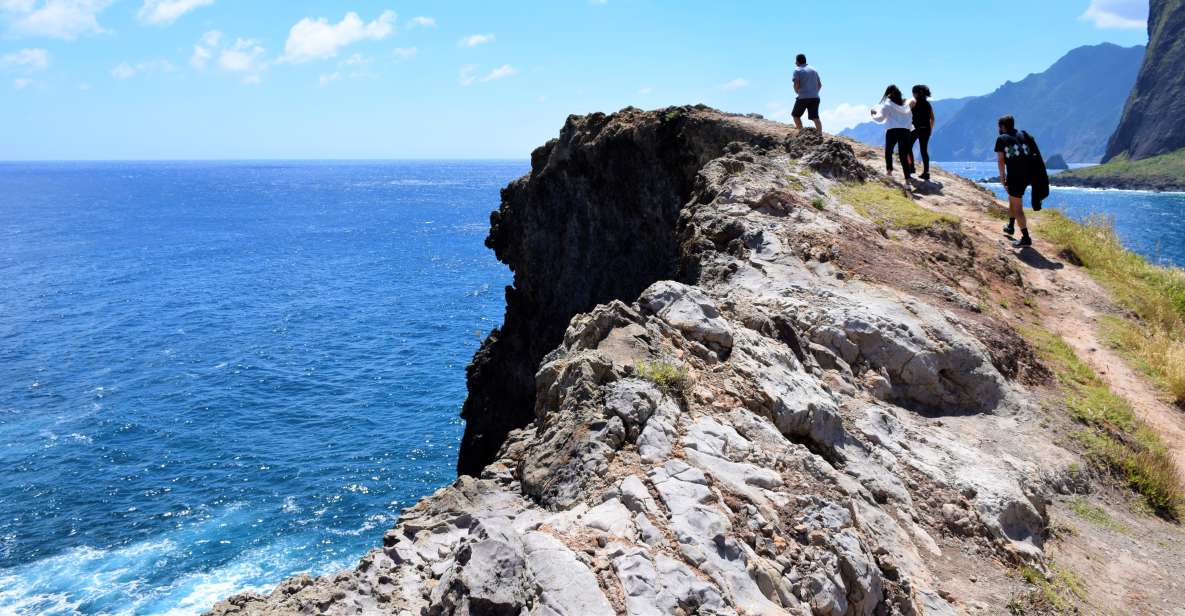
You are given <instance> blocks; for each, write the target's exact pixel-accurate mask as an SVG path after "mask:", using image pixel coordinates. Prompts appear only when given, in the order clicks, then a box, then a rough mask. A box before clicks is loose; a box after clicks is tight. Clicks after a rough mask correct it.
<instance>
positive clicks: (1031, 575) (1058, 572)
mask: <svg viewBox="0 0 1185 616" xmlns="http://www.w3.org/2000/svg"><path fill="white" fill-rule="evenodd" d="M1018 573H1019V574H1020V577H1021V578H1022V579H1023V580H1024V581H1025V583H1026V584H1028V585H1029V586H1031V587H1032V590H1030V591H1029V592H1028V593H1027V594H1025V595H1024V596H1023V597H1021V598H1019V599H1014V600H1013V601H1012V602H1011V603H1009V605H1008V609H1009V611H1011V612H1012V613H1013V614H1031V613H1033V612H1037V613H1044V614H1050V613H1052V614H1076V613H1077V609H1076V608H1075V605H1074V604H1075V602H1076V601H1085V600H1086V584H1085V583H1083V581H1082V578H1080V577H1078V575H1077V574H1075V573H1074V572H1073V571H1070V570H1068V569H1062V568H1061V567H1058V566H1056V565H1051V566H1050V576H1049V578H1048V579H1047V578H1046V577H1045V574H1043V573H1041V572H1040V571H1038V570H1037V569H1035V568H1033V567H1030V566H1028V565H1022V566H1021V568H1020V569H1019V570H1018Z"/></svg>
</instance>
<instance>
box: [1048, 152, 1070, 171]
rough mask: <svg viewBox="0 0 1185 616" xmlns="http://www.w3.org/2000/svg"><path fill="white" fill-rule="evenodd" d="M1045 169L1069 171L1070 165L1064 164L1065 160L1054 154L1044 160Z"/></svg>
mask: <svg viewBox="0 0 1185 616" xmlns="http://www.w3.org/2000/svg"><path fill="white" fill-rule="evenodd" d="M1045 168H1046V169H1069V168H1070V165H1067V164H1066V159H1065V158H1062V155H1061V154H1054V155H1053V156H1050V157H1049V158H1048V159H1046V160H1045Z"/></svg>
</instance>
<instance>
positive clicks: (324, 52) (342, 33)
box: [283, 11, 395, 63]
mask: <svg viewBox="0 0 1185 616" xmlns="http://www.w3.org/2000/svg"><path fill="white" fill-rule="evenodd" d="M394 24H395V12H394V11H383V14H382V15H379V16H378V18H377V19H375V20H374V21H372V22H370V23H366V22H364V21H362V18H361V17H359V16H358V14H357V13H355V12H353V11H350V12H349V13H346V16H345V17H343V18H342V20H341V21H340V22H338V23H336V24H331V23H329V21H328V20H327V19H325V18H323V17H322V18H318V19H311V18H309V17H305V18H304V19H302V20H300V21H299V22H297V23H296V25H295V26H292V30H290V31H289V32H288V41H287V42H286V43H285V44H284V58H283V59H284V61H287V62H294V63H295V62H308V61H309V60H324V59H326V58H332V57H334V56H336V55H337V52H338V49H340V48H342V47H345V46H347V45H351V44H353V43H357V42H359V41H366V40H371V41H378V40H382V39H384V38H387V37H388V36H390V35H391V33H392V32H393V31H394V28H395V25H394Z"/></svg>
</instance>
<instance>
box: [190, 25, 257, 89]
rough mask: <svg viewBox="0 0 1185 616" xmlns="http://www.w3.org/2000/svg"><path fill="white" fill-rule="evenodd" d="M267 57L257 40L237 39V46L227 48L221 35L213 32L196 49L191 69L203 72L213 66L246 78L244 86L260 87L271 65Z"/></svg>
mask: <svg viewBox="0 0 1185 616" xmlns="http://www.w3.org/2000/svg"><path fill="white" fill-rule="evenodd" d="M266 53H267V50H266V49H264V48H263V45H260V44H259V41H257V40H255V39H249V38H238V39H235V42H234V43H232V44H227V45H224V44H223V35H222V33H221V32H219V31H218V30H210V31H209V32H206V33H205V34H203V35H202V38H201V39H199V40H198V42H197V44H196V45H194V46H193V55H191V56H190V57H189V65H190V66H192V67H193V68H194V70H197V71H204V70H206V69H207V68H208V67H209V66H210V63H211V62H214V63H215V64H214V66H216V67H217V68H218V69H219V70H222V71H225V72H228V73H237V74H240V75H243V83H259V81H260V74H261V73H262V72H263V71H265V70H267V68H268V61H267V60H265V59H264V55H265V54H266Z"/></svg>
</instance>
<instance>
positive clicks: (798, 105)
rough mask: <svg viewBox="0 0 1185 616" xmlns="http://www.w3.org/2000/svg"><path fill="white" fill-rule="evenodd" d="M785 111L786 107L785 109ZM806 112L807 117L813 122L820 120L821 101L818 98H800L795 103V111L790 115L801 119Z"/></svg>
mask: <svg viewBox="0 0 1185 616" xmlns="http://www.w3.org/2000/svg"><path fill="white" fill-rule="evenodd" d="M783 109H784V107H783ZM804 111H805V112H807V116H806V117H808V118H810V119H812V120H818V119H819V99H817V98H800V99H798V100H796V101H794V111H791V112H790V115H792V116H794V117H796V118H801V117H802V112H804Z"/></svg>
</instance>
